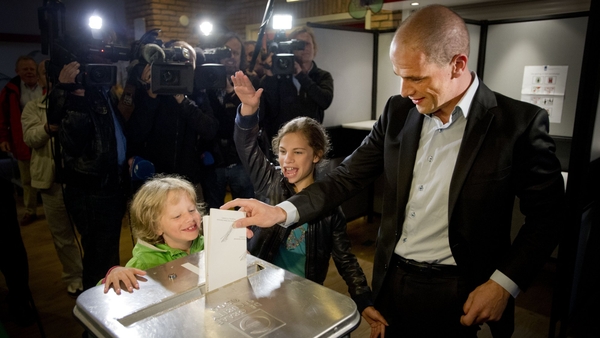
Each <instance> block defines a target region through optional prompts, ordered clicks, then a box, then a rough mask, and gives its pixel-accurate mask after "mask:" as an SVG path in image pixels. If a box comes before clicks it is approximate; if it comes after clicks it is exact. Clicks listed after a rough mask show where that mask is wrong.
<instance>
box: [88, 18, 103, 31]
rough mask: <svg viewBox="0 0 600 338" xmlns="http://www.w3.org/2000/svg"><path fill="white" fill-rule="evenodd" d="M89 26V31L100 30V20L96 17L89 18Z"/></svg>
mask: <svg viewBox="0 0 600 338" xmlns="http://www.w3.org/2000/svg"><path fill="white" fill-rule="evenodd" d="M89 25H90V28H91V29H100V28H102V18H101V17H99V16H97V15H92V16H90V21H89Z"/></svg>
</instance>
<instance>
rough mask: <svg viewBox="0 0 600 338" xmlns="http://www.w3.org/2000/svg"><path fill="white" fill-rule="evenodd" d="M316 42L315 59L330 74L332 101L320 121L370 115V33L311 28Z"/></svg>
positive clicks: (352, 119)
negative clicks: (331, 79) (331, 78)
mask: <svg viewBox="0 0 600 338" xmlns="http://www.w3.org/2000/svg"><path fill="white" fill-rule="evenodd" d="M313 30H314V32H315V38H316V40H317V44H318V51H317V56H316V57H315V62H316V64H317V66H318V67H319V68H321V69H324V70H326V71H328V72H330V73H331V76H332V77H333V88H334V91H333V102H332V103H331V106H330V107H329V108H328V109H327V110H326V111H325V118H324V120H323V125H324V126H326V127H330V126H337V125H341V124H342V123H349V122H357V121H365V120H370V119H371V88H372V85H371V84H372V78H373V34H372V33H367V32H356V31H343V30H337V29H325V28H313Z"/></svg>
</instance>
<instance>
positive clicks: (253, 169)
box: [233, 72, 281, 195]
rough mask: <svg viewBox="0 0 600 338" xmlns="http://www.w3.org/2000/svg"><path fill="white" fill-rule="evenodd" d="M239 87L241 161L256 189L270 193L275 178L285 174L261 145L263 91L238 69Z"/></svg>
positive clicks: (237, 141) (237, 129) (237, 130)
mask: <svg viewBox="0 0 600 338" xmlns="http://www.w3.org/2000/svg"><path fill="white" fill-rule="evenodd" d="M233 82H234V85H235V91H236V93H237V95H238V97H239V98H240V101H241V102H242V103H241V104H240V106H239V107H238V114H237V116H236V120H235V129H234V134H233V136H234V141H235V147H236V150H237V153H238V156H239V157H240V161H241V162H242V164H243V165H244V168H246V171H247V172H248V174H249V175H250V180H251V181H252V184H253V185H254V190H255V191H256V192H257V193H258V194H263V195H266V194H267V193H268V190H269V187H271V186H272V182H273V181H275V180H278V179H280V178H281V175H280V174H279V172H278V170H277V169H276V168H275V166H274V165H273V164H271V163H270V162H269V160H268V158H267V156H266V155H265V154H264V153H263V151H262V150H261V149H260V147H259V146H258V114H259V113H258V106H257V105H260V95H261V93H262V91H260V89H259V92H256V91H255V90H254V87H253V85H252V83H251V80H250V79H249V78H248V77H247V76H245V75H243V74H241V72H238V73H236V75H235V77H234V78H233Z"/></svg>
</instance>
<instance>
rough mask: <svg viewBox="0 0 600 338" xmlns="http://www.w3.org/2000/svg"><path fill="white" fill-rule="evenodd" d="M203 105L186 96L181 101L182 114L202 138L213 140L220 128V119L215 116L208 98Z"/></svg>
mask: <svg viewBox="0 0 600 338" xmlns="http://www.w3.org/2000/svg"><path fill="white" fill-rule="evenodd" d="M203 102H204V104H203V106H202V107H198V106H197V105H196V104H195V103H194V102H193V101H192V100H190V99H188V98H184V99H183V101H182V102H181V103H180V107H181V110H182V116H183V119H184V120H185V122H186V124H187V125H188V126H189V127H190V128H191V129H192V130H193V131H194V132H196V133H197V134H198V136H199V137H200V138H201V139H202V140H206V141H208V140H212V139H214V138H215V136H216V135H217V130H219V121H218V120H217V119H216V118H215V116H214V114H213V112H212V109H211V108H210V105H209V104H208V99H206V100H203Z"/></svg>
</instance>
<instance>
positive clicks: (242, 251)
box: [202, 209, 248, 292]
mask: <svg viewBox="0 0 600 338" xmlns="http://www.w3.org/2000/svg"><path fill="white" fill-rule="evenodd" d="M244 217H246V214H245V213H243V212H241V211H233V210H220V209H210V216H204V217H203V218H202V221H203V223H204V257H205V259H206V261H205V269H206V292H210V291H212V290H216V289H218V288H220V287H222V286H224V285H226V284H229V283H233V282H235V281H236V280H238V279H241V278H244V277H246V276H247V273H248V272H247V271H248V270H247V263H246V229H245V228H236V229H234V228H233V222H234V221H235V220H237V219H240V218H244Z"/></svg>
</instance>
